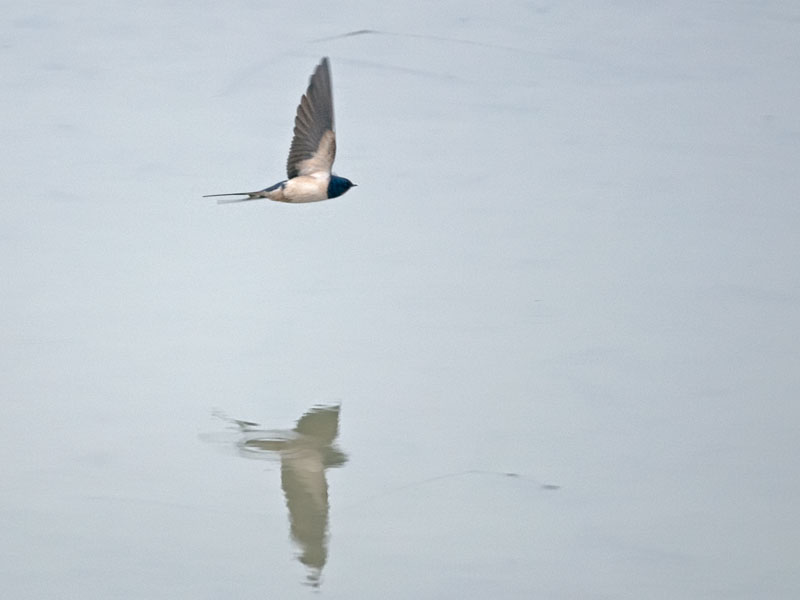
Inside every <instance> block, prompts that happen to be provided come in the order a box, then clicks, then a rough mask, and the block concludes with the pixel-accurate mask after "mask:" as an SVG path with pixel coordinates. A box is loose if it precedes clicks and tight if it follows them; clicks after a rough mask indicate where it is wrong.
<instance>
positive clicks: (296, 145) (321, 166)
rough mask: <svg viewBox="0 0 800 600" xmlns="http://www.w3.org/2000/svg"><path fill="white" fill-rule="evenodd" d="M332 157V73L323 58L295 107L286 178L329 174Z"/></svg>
mask: <svg viewBox="0 0 800 600" xmlns="http://www.w3.org/2000/svg"><path fill="white" fill-rule="evenodd" d="M334 158H336V136H335V134H334V133H333V92H332V91H331V71H330V66H329V65H328V59H327V58H323V59H322V62H321V63H320V64H319V65H318V66H317V68H316V70H315V71H314V74H313V75H312V76H311V81H310V83H309V84H308V89H307V90H306V93H305V94H304V95H303V97H302V98H301V99H300V105H299V106H298V107H297V116H296V117H295V119H294V138H292V146H291V148H290V149H289V159H288V160H287V161H286V173H287V174H288V175H289V179H292V178H293V177H297V176H298V175H311V174H313V173H318V172H323V173H330V172H331V167H333V160H334Z"/></svg>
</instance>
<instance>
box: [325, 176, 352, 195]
mask: <svg viewBox="0 0 800 600" xmlns="http://www.w3.org/2000/svg"><path fill="white" fill-rule="evenodd" d="M355 185H356V184H355V183H353V182H352V181H350V180H349V179H345V178H344V177H337V176H336V175H331V180H330V181H329V182H328V198H336V197H337V196H341V195H342V194H344V193H345V192H346V191H347V190H349V189H350V188H351V187H353V186H355Z"/></svg>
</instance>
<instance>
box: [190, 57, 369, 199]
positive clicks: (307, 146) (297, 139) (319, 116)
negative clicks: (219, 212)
mask: <svg viewBox="0 0 800 600" xmlns="http://www.w3.org/2000/svg"><path fill="white" fill-rule="evenodd" d="M334 158H336V134H335V133H334V129H333V91H332V90H331V69H330V64H329V62H328V58H327V57H325V58H323V59H322V62H320V63H319V65H317V68H316V69H315V70H314V74H313V75H311V81H310V82H309V84H308V89H307V90H306V93H305V94H304V95H303V97H302V98H301V99H300V105H299V106H298V107H297V116H296V117H295V119H294V137H293V138H292V145H291V147H290V148H289V159H288V160H287V161H286V174H287V175H288V177H289V178H288V179H285V180H283V181H280V182H278V183H276V184H275V185H271V186H270V187H268V188H265V189H263V190H258V191H256V192H231V193H228V194H209V195H207V196H203V198H216V197H220V196H247V197H246V198H233V199H229V200H218V201H217V202H219V203H227V202H244V201H247V200H260V199H262V198H267V199H269V200H275V201H276V202H290V203H300V202H319V201H320V200H327V199H329V198H336V197H337V196H341V195H342V194H344V193H345V192H346V191H347V190H349V189H350V188H351V187H353V186H355V185H356V184H355V183H353V182H352V181H350V180H349V179H346V178H345V177H338V176H337V175H333V174H332V173H331V169H332V167H333V160H334Z"/></svg>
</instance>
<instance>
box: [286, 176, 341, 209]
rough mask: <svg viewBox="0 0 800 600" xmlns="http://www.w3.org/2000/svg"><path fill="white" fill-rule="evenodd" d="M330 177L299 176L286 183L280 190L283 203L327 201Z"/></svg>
mask: <svg viewBox="0 0 800 600" xmlns="http://www.w3.org/2000/svg"><path fill="white" fill-rule="evenodd" d="M329 179H330V175H325V176H320V177H317V176H313V175H301V176H300V177H295V178H293V179H290V180H289V181H287V182H286V185H285V186H284V187H283V189H282V190H281V191H282V192H283V198H282V200H283V202H297V203H299V202H319V201H320V200H327V199H328V180H329Z"/></svg>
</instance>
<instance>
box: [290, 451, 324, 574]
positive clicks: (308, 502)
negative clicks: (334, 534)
mask: <svg viewBox="0 0 800 600" xmlns="http://www.w3.org/2000/svg"><path fill="white" fill-rule="evenodd" d="M281 487H282V488H283V493H284V495H285V496H286V506H287V507H288V509H289V528H290V531H291V535H292V539H293V540H294V541H295V542H296V543H297V545H298V546H300V551H301V552H300V557H299V560H300V562H301V563H303V564H304V565H306V566H307V567H308V568H309V573H308V579H309V583H311V584H312V585H319V578H320V574H321V573H322V569H323V567H324V566H325V562H326V560H327V558H328V548H327V533H328V482H327V480H326V479H325V467H324V465H323V464H322V455H321V453H320V452H319V450H318V449H316V448H292V449H291V450H288V451H286V452H283V453H282V455H281Z"/></svg>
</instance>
